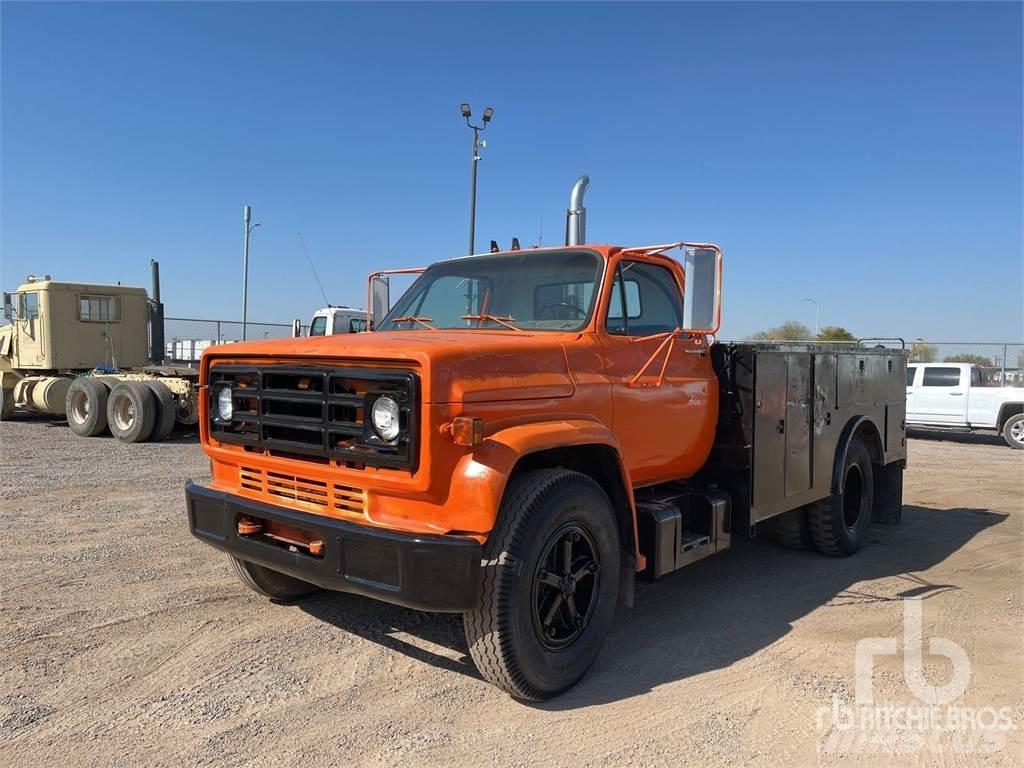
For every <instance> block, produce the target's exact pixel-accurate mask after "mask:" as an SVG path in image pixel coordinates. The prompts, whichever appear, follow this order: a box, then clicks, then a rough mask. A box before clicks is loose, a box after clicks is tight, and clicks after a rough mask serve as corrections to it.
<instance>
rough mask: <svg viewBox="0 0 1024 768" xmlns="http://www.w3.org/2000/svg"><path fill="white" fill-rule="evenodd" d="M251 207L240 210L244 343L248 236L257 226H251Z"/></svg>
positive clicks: (246, 313) (246, 308) (247, 309)
mask: <svg viewBox="0 0 1024 768" xmlns="http://www.w3.org/2000/svg"><path fill="white" fill-rule="evenodd" d="M251 221H252V206H251V205H247V206H245V208H244V209H243V210H242V223H243V225H244V227H245V239H244V241H243V245H242V341H245V335H246V321H247V320H248V315H249V235H250V234H251V233H252V231H253V230H254V229H256V227H258V226H259V224H251V223H250V222H251Z"/></svg>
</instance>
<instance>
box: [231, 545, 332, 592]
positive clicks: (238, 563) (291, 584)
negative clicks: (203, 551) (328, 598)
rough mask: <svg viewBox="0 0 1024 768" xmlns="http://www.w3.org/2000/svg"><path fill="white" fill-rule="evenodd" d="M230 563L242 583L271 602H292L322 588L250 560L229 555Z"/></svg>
mask: <svg viewBox="0 0 1024 768" xmlns="http://www.w3.org/2000/svg"><path fill="white" fill-rule="evenodd" d="M228 561H229V562H230V563H231V570H232V571H234V573H235V575H236V576H237V577H238V580H239V581H240V582H242V583H243V584H244V585H245V586H247V587H248V588H249V589H251V590H252V591H253V592H255V593H256V594H258V595H263V596H264V597H269V598H270V599H271V600H280V601H282V602H291V601H292V600H298V599H299V598H300V597H305V596H306V595H311V594H313V593H314V592H319V591H320V587H318V586H316V585H315V584H310V583H309V582H308V581H303V580H302V579H296V578H295V577H294V576H289V575H288V574H286V573H278V572H277V571H272V570H270V569H269V568H264V567H263V566H262V565H256V563H250V562H249V561H248V560H241V559H239V558H237V557H235V556H234V555H228Z"/></svg>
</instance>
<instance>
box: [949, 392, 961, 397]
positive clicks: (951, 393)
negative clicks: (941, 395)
mask: <svg viewBox="0 0 1024 768" xmlns="http://www.w3.org/2000/svg"><path fill="white" fill-rule="evenodd" d="M962 394H963V392H950V393H949V396H950V397H960V396H961V395H962Z"/></svg>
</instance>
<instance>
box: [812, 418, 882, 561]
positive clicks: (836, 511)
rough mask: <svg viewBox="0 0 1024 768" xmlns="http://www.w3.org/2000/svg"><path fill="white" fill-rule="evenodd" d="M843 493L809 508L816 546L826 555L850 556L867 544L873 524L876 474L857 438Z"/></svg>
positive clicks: (848, 452) (849, 456)
mask: <svg viewBox="0 0 1024 768" xmlns="http://www.w3.org/2000/svg"><path fill="white" fill-rule="evenodd" d="M839 487H840V492H839V493H837V494H833V495H831V496H828V497H826V498H824V499H822V500H821V501H816V502H814V503H813V504H810V505H809V506H808V508H807V521H808V523H810V528H811V537H812V538H813V539H814V546H815V547H816V548H817V550H818V551H819V552H821V553H822V554H824V555H833V556H836V557H847V556H849V555H852V554H853V553H854V552H856V551H857V550H858V549H860V548H861V545H862V544H863V543H864V539H865V538H866V537H867V534H868V526H869V525H870V524H871V509H872V506H873V498H874V490H875V487H874V474H873V472H872V469H871V456H870V455H868V449H867V448H866V447H865V446H864V442H863V441H862V440H861V439H860V438H859V437H857V436H856V435H854V436H853V437H852V438H851V439H850V444H849V445H848V446H847V448H846V460H845V461H844V463H843V473H842V481H841V483H840V485H839Z"/></svg>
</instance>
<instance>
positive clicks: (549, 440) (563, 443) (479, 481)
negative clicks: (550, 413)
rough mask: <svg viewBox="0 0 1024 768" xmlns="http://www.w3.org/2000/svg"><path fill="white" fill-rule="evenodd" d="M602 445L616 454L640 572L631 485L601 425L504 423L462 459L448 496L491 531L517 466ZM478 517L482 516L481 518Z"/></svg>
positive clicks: (641, 564)
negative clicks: (531, 457)
mask: <svg viewBox="0 0 1024 768" xmlns="http://www.w3.org/2000/svg"><path fill="white" fill-rule="evenodd" d="M587 445H600V446H605V447H608V448H610V449H612V451H613V452H614V454H615V457H616V463H617V464H618V470H619V476H620V478H621V482H622V487H623V490H624V495H625V497H626V499H627V500H628V503H629V515H630V518H631V520H632V527H633V536H632V539H633V541H632V545H633V546H632V549H633V554H634V557H635V558H636V567H637V569H638V570H640V569H642V568H643V567H644V558H643V557H641V555H640V551H639V549H638V547H637V535H636V506H635V505H634V503H633V487H632V484H631V483H630V481H629V475H628V474H627V472H626V469H625V467H624V466H623V464H622V458H621V457H622V453H621V451H620V449H619V441H618V440H617V439H616V438H615V435H614V434H612V432H611V431H609V430H608V429H607V428H606V427H605V426H603V425H602V424H600V423H597V422H594V421H588V420H586V419H567V420H561V421H550V422H536V423H531V424H522V425H519V426H514V427H508V428H506V429H502V430H499V431H498V432H495V433H494V434H493V435H489V436H488V437H486V438H485V439H484V441H483V443H482V444H481V445H480V446H478V447H476V448H475V449H474V450H473V451H472V453H469V454H467V455H466V456H464V457H462V459H461V460H460V461H459V463H458V465H457V466H456V468H455V472H454V474H453V476H452V488H451V497H452V498H454V499H458V500H459V504H460V505H465V508H466V509H472V510H475V511H476V512H477V520H476V522H477V523H478V525H479V528H478V530H479V531H480V532H490V531H491V530H492V529H493V528H494V525H495V523H496V522H497V516H498V510H499V509H500V508H501V498H502V495H503V494H504V492H505V486H506V485H507V483H508V479H509V478H510V477H511V476H512V474H513V472H514V471H515V469H516V465H517V464H518V463H519V462H520V461H521V460H522V459H523V458H524V457H526V456H529V455H531V454H536V453H539V452H542V451H548V450H552V449H558V448H571V447H573V446H581V447H582V446H587ZM480 516H486V518H484V517H480Z"/></svg>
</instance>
